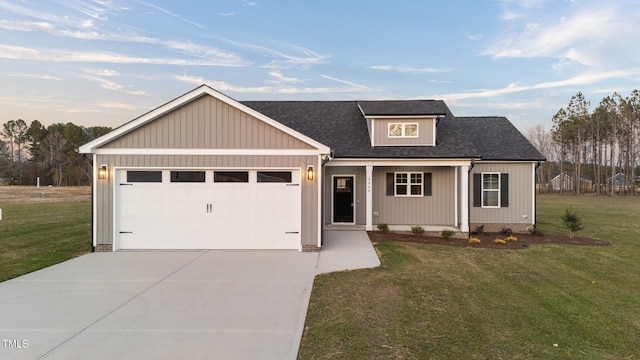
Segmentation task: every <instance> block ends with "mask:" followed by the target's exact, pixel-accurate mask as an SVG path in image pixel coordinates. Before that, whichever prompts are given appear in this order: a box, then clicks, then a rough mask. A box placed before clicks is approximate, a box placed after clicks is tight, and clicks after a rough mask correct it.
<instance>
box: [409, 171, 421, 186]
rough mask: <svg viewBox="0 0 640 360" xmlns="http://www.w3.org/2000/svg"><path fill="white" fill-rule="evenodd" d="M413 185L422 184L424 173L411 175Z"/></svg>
mask: <svg viewBox="0 0 640 360" xmlns="http://www.w3.org/2000/svg"><path fill="white" fill-rule="evenodd" d="M411 183H412V184H422V173H412V174H411Z"/></svg>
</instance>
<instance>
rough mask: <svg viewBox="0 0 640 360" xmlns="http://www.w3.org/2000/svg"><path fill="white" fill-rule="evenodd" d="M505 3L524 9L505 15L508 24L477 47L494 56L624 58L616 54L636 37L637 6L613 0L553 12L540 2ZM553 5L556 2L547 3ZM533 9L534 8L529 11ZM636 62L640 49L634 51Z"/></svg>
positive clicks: (585, 60)
mask: <svg viewBox="0 0 640 360" xmlns="http://www.w3.org/2000/svg"><path fill="white" fill-rule="evenodd" d="M503 4H505V5H508V6H513V5H517V6H519V7H521V8H525V10H526V11H523V12H522V15H521V16H518V17H515V16H508V17H507V18H506V19H505V16H504V15H503V19H505V20H508V21H509V26H508V27H507V28H505V29H503V31H501V33H503V34H504V35H501V36H499V37H498V38H496V39H494V40H493V42H492V43H491V44H489V45H488V46H486V48H485V49H484V50H483V51H482V52H481V54H482V55H487V56H492V57H494V58H539V57H551V58H558V59H564V60H565V61H571V62H573V63H574V64H575V63H579V64H582V65H585V66H590V67H601V66H604V65H610V64H611V62H612V61H613V62H619V61H626V60H627V59H620V57H619V56H618V54H619V53H621V52H623V51H626V50H628V48H629V44H631V43H634V42H636V41H637V39H638V37H639V36H640V26H639V25H638V22H637V21H636V19H637V18H638V15H640V11H639V10H638V6H632V5H628V4H620V3H611V2H594V3H593V4H591V3H586V4H584V5H583V6H579V7H578V6H575V7H571V6H568V7H566V8H561V9H560V10H556V11H553V12H564V13H565V15H564V16H560V17H558V16H550V15H549V13H553V12H552V11H551V10H549V9H545V8H544V6H543V5H544V2H539V1H528V2H527V1H520V2H512V1H511V2H506V1H503ZM551 4H552V5H557V4H556V3H551ZM531 8H535V9H533V10H531ZM632 57H633V59H629V60H632V61H633V60H635V61H637V60H638V59H639V58H640V54H638V53H637V52H636V53H634V54H633V55H632Z"/></svg>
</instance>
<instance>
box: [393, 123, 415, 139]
mask: <svg viewBox="0 0 640 360" xmlns="http://www.w3.org/2000/svg"><path fill="white" fill-rule="evenodd" d="M391 125H400V126H401V133H402V135H400V136H393V135H391ZM407 125H415V126H416V135H415V136H407V135H406V126H407ZM419 136H420V126H419V125H418V123H417V122H411V123H408V122H392V123H389V124H387V138H390V139H415V138H417V137H419Z"/></svg>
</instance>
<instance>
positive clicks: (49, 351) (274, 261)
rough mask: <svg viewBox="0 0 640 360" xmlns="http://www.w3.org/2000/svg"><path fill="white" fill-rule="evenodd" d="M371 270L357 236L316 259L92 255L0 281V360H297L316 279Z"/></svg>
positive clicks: (340, 235)
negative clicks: (349, 271) (342, 271)
mask: <svg viewBox="0 0 640 360" xmlns="http://www.w3.org/2000/svg"><path fill="white" fill-rule="evenodd" d="M378 265H379V261H378V258H377V256H376V253H375V251H374V249H373V247H372V246H371V243H370V242H369V239H368V237H367V236H366V233H364V232H362V231H348V232H347V231H344V232H343V231H330V232H326V233H325V244H324V246H323V249H322V251H321V252H320V253H300V252H296V251H173V252H172V251H163V252H159V251H158V252H155V251H150V252H116V253H92V254H88V255H85V256H82V257H79V258H76V259H73V260H70V261H67V262H64V263H61V264H58V265H55V266H52V267H49V268H46V269H43V270H40V271H37V272H34V273H31V274H28V275H25V276H22V277H19V278H16V279H13V280H9V281H6V282H4V283H0V311H1V315H0V358H2V359H88V358H91V359H119V360H121V359H148V358H154V359H180V358H188V359H212V358H215V359H295V358H296V355H297V352H298V347H299V344H300V338H301V336H302V330H303V328H304V320H305V316H306V311H307V307H308V304H309V297H310V295H311V287H312V284H313V279H314V277H315V275H317V274H319V273H323V272H331V271H339V270H347V269H357V268H367V267H375V266H378Z"/></svg>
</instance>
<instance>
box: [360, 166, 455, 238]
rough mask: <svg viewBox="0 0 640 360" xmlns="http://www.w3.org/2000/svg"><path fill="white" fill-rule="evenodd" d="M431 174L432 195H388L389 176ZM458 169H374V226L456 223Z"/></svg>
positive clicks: (450, 224) (451, 224) (452, 224)
mask: <svg viewBox="0 0 640 360" xmlns="http://www.w3.org/2000/svg"><path fill="white" fill-rule="evenodd" d="M393 172H420V173H431V174H432V175H431V181H432V187H431V189H432V195H431V196H418V197H399V196H388V195H387V181H386V174H387V173H393ZM454 184H455V168H453V167H375V168H374V169H373V184H372V186H373V213H374V214H373V225H377V224H388V225H410V226H416V225H449V226H454V225H457V224H454V223H455V186H454ZM376 213H377V214H378V216H375V214H376Z"/></svg>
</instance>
